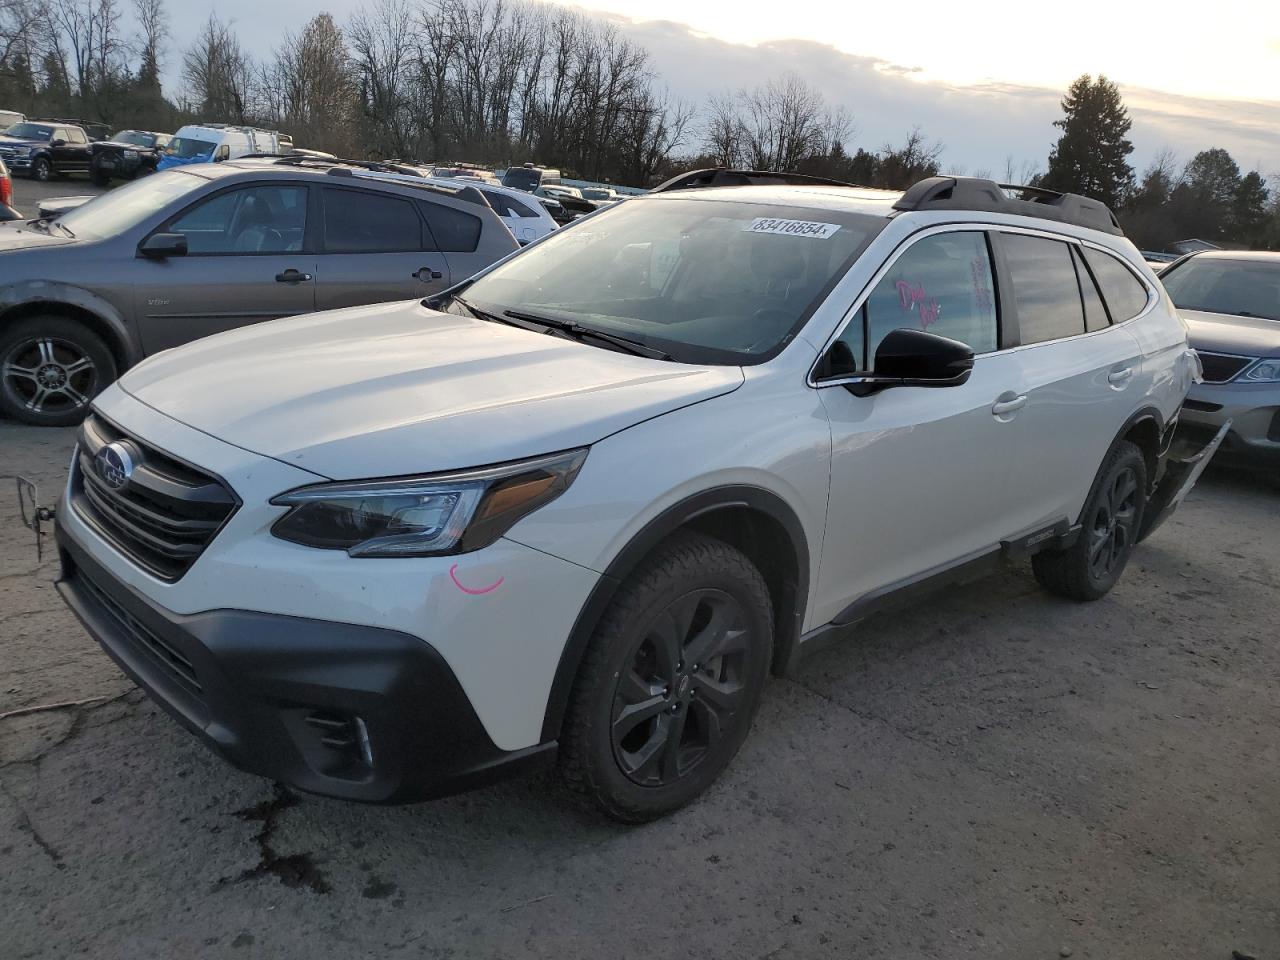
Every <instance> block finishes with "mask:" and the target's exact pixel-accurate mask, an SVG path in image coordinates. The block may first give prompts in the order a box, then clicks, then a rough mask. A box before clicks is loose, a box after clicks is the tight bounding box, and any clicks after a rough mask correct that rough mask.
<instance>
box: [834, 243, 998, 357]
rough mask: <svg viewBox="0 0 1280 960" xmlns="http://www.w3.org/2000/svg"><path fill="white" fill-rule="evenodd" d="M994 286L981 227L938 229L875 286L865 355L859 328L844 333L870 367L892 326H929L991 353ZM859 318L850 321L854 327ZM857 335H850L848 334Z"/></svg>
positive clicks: (995, 339) (866, 319)
mask: <svg viewBox="0 0 1280 960" xmlns="http://www.w3.org/2000/svg"><path fill="white" fill-rule="evenodd" d="M994 290H995V284H994V282H993V280H992V273H991V255H990V252H989V251H988V248H987V237H986V234H985V233H982V232H981V231H957V232H951V233H938V234H934V235H933V236H930V237H925V238H924V239H923V240H919V241H917V242H916V243H914V244H912V245H911V247H909V248H908V249H907V250H906V252H905V253H903V254H902V256H900V257H898V259H897V260H895V261H894V262H893V265H892V266H891V267H890V268H889V272H888V273H886V274H885V275H884V277H883V278H882V279H881V280H880V282H879V283H877V284H876V287H875V289H874V290H872V291H871V295H870V296H869V297H868V298H867V302H866V305H865V306H864V307H863V318H862V319H863V323H864V324H865V329H866V347H865V359H864V358H863V350H862V345H861V344H860V343H857V342H856V339H858V338H857V337H856V333H857V331H851V330H849V329H846V333H845V335H844V336H842V337H841V339H842V340H845V342H846V343H848V346H849V348H850V351H851V352H852V354H853V357H854V359H855V360H862V361H863V363H864V364H866V365H865V366H863V369H869V368H870V365H871V364H872V363H873V362H874V359H875V355H876V347H878V346H879V345H880V341H881V340H883V339H884V338H885V335H886V334H887V333H889V332H890V331H892V330H898V329H902V328H907V329H911V330H927V331H928V332H929V333H936V334H939V335H940V336H944V337H950V338H951V339H953V340H959V341H960V342H962V343H965V344H968V345H969V347H970V348H972V350H973V352H974V353H990V352H991V351H993V350H995V349H996V344H997V343H998V341H999V328H998V323H997V320H996V299H995V294H994ZM857 325H858V321H857V320H855V321H854V322H853V323H851V324H850V325H849V326H850V327H856V326H857ZM851 335H852V336H853V337H854V339H852V340H851V339H847V338H848V337H850V336H851Z"/></svg>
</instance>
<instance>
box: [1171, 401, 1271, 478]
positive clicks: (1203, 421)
mask: <svg viewBox="0 0 1280 960" xmlns="http://www.w3.org/2000/svg"><path fill="white" fill-rule="evenodd" d="M1228 420H1230V421H1231V422H1232V423H1231V430H1230V431H1229V432H1228V434H1227V437H1226V439H1225V440H1224V441H1223V443H1222V449H1221V451H1220V452H1219V454H1218V459H1219V460H1220V461H1222V462H1232V463H1237V464H1240V465H1243V466H1254V467H1273V468H1274V467H1280V384H1275V383H1245V382H1231V383H1200V384H1196V385H1195V386H1193V387H1192V388H1191V392H1190V393H1189V394H1188V396H1187V401H1186V403H1185V405H1184V406H1183V408H1182V423H1183V424H1184V425H1185V426H1186V428H1187V429H1188V430H1189V431H1190V432H1191V433H1193V434H1194V435H1196V436H1199V437H1204V438H1208V437H1209V436H1212V434H1213V433H1214V432H1215V431H1216V430H1217V429H1218V428H1219V427H1220V426H1222V424H1224V423H1226V422H1227V421H1228Z"/></svg>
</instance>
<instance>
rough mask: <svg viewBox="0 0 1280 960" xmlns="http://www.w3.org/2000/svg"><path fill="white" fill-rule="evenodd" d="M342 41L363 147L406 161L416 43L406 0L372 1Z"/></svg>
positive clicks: (410, 147)
mask: <svg viewBox="0 0 1280 960" xmlns="http://www.w3.org/2000/svg"><path fill="white" fill-rule="evenodd" d="M347 37H348V40H349V42H350V45H351V61H352V70H353V71H354V73H355V76H356V83H357V84H358V86H359V93H360V109H361V113H362V115H363V119H362V127H363V129H364V132H365V139H366V142H367V143H369V145H370V147H371V149H372V151H373V153H374V154H375V155H377V156H382V157H408V156H411V155H412V154H413V153H414V152H415V139H416V138H415V136H414V126H415V124H414V111H413V100H414V92H413V86H414V78H415V73H414V59H413V57H414V49H415V46H416V45H417V43H418V42H419V38H418V35H417V25H416V21H415V19H414V15H413V9H412V7H410V5H409V3H408V0H378V2H377V3H375V4H374V5H373V7H372V8H371V9H362V10H360V11H359V12H358V13H357V14H356V15H355V17H353V18H352V21H351V24H350V25H349V26H348V27H347Z"/></svg>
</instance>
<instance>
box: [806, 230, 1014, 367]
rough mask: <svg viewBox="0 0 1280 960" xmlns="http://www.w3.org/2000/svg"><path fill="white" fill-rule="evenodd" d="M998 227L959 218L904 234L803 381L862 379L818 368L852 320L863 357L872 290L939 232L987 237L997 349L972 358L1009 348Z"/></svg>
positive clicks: (1008, 315) (1005, 281) (1007, 294)
mask: <svg viewBox="0 0 1280 960" xmlns="http://www.w3.org/2000/svg"><path fill="white" fill-rule="evenodd" d="M997 229H999V228H998V227H996V226H995V225H993V224H990V223H981V222H978V221H958V222H957V221H952V222H949V223H932V224H927V225H922V226H921V227H920V228H919V229H918V230H916V231H915V232H913V233H910V234H908V235H907V236H906V237H903V238H902V240H901V241H900V242H899V243H898V245H897V246H896V247H894V248H893V250H891V251H890V252H889V255H888V256H887V257H886V258H885V260H884V262H883V263H882V264H880V266H879V267H877V268H876V271H875V273H873V274H872V275H871V278H870V279H869V280H868V281H867V283H866V284H865V285H864V286H863V288H862V289H861V290H859V291H858V295H857V296H856V297H854V298H853V303H852V305H851V306H850V307H849V309H848V310H846V311H845V313H844V315H843V316H842V317H841V319H840V322H839V323H838V324H836V329H835V332H834V333H833V334H831V336H830V337H828V338H827V340H826V343H825V344H824V345H823V347H822V349H821V351H819V353H818V357H817V359H816V360H814V362H813V364H812V366H810V368H809V373H808V376H807V377H806V378H805V383H806V384H807V385H808V386H810V387H812V388H814V389H823V388H826V387H835V386H841V385H844V384H848V383H858V382H860V381H861V380H863V379H865V377H866V376H867V374H868V373H869V372H870V371H867V370H860V371H856V372H854V373H843V374H839V375H837V376H829V377H824V376H822V375H821V373H820V372H819V371H820V370H821V368H822V366H823V364H824V363H825V362H826V359H827V354H829V353H830V352H831V348H832V347H833V346H834V345H835V342H836V341H837V340H839V339H840V337H841V336H842V335H843V334H844V332H845V330H846V329H848V327H849V324H851V323H853V322H855V320H856V321H857V322H859V323H861V324H863V328H862V340H863V347H862V350H863V357H864V358H865V357H866V351H867V346H868V344H867V340H868V338H867V328H866V311H865V307H866V305H867V301H868V300H869V299H870V298H871V293H872V292H873V291H874V290H875V289H876V287H877V286H879V284H880V281H881V280H883V279H884V278H885V276H886V275H887V274H888V273H889V270H890V269H891V268H892V267H893V265H894V264H895V263H897V262H898V259H899V258H900V257H901V256H902V255H903V254H905V253H906V252H907V251H908V250H909V249H911V248H912V247H914V246H915V245H916V244H917V243H919V242H920V241H921V240H925V239H927V238H928V237H932V236H937V235H938V234H941V233H981V234H984V239H985V240H986V243H987V256H988V257H989V258H990V261H991V282H992V285H993V287H994V289H993V290H992V293H993V294H994V296H995V307H996V349H995V350H990V351H987V352H985V353H978V354H974V357H975V358H981V357H987V356H991V355H993V354H996V353H1000V352H1002V351H1003V350H1005V349H1008V348H1007V347H1006V345H1005V340H1006V339H1007V336H1008V334H1007V329H1008V327H1007V325H1008V324H1009V323H1011V322H1013V323H1015V324H1016V317H1015V316H1013V315H1011V313H1010V312H1009V306H1010V300H1011V294H1010V292H1009V290H1010V287H1009V284H1008V274H1007V272H1006V268H1005V264H1004V262H1003V257H1002V256H1001V254H1000V250H999V244H998V243H995V242H993V238H992V236H991V234H992V233H993V232H994V231H995V230H997ZM874 240H875V238H874V237H873V238H872V242H874ZM866 252H867V246H864V247H863V248H862V249H861V250H860V251H859V252H858V253H857V254H856V255H855V257H854V258H853V260H851V261H850V262H849V263H846V264H845V267H844V270H843V271H842V272H841V273H840V274H838V276H837V277H836V281H835V283H833V284H831V285H830V286H829V288H828V289H827V290H826V291H825V295H824V297H823V298H822V299H821V300H820V301H819V302H818V304H817V306H816V307H815V308H814V310H813V311H811V312H810V314H809V316H808V317H806V318H805V324H806V325H807V324H808V321H809V320H810V319H812V317H813V314H815V313H817V311H818V309H820V308H821V306H822V304H824V303H825V302H826V300H827V298H829V297H830V296H831V294H832V292H834V289H835V284H836V283H838V282H839V281H840V280H842V279H844V276H845V275H846V274H847V273H848V272H849V271H850V270H851V269H853V267H854V265H855V264H856V262H857V261H858V260H859V259H861V257H862V256H863V255H864V254H865V253H866ZM803 329H804V327H803V326H802V327H801V328H800V330H799V331H797V335H798V334H799V333H800V332H802V331H803ZM1013 329H1014V330H1015V331H1016V329H1017V328H1016V326H1015V327H1014V328H1013ZM793 339H794V338H793ZM864 362H866V360H865V359H864Z"/></svg>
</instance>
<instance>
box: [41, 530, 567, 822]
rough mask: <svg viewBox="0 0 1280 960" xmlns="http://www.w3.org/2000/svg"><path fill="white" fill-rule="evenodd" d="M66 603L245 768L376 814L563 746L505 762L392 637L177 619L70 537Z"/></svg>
mask: <svg viewBox="0 0 1280 960" xmlns="http://www.w3.org/2000/svg"><path fill="white" fill-rule="evenodd" d="M57 542H58V550H59V555H60V557H61V561H62V574H61V576H60V578H59V580H58V585H57V586H58V592H59V593H60V594H61V595H62V597H63V599H64V600H65V601H66V603H67V605H68V606H70V608H71V609H72V611H73V612H74V613H75V614H76V616H77V617H78V618H79V619H80V622H81V623H82V624H84V627H85V629H86V630H88V631H89V633H90V634H91V635H92V636H93V637H94V638H95V639H96V640H97V641H98V642H99V643H100V644H101V645H102V646H103V648H104V649H105V650H106V651H107V653H108V654H110V655H111V657H112V659H114V660H115V661H116V663H117V664H119V665H120V667H121V668H122V669H123V670H124V671H125V673H127V674H128V675H129V676H130V677H131V678H132V679H133V680H134V682H136V683H137V684H138V685H139V686H141V687H142V688H143V689H144V690H146V692H147V693H148V694H149V695H150V696H151V698H152V699H153V700H155V701H156V702H157V703H158V704H160V705H161V706H162V707H164V709H165V710H167V711H168V712H169V713H170V714H172V715H173V716H174V718H175V719H177V720H178V721H179V722H180V723H181V724H182V725H183V726H185V727H186V728H187V729H188V730H190V731H191V732H192V733H194V734H195V735H196V736H197V737H199V738H200V739H201V740H202V741H204V743H205V744H206V745H208V746H209V747H210V748H212V749H213V750H214V751H215V752H217V753H218V754H220V755H221V756H222V757H224V758H225V759H226V760H228V761H230V762H231V763H232V764H234V765H235V766H237V767H239V768H241V769H243V770H247V771H249V772H251V773H256V774H259V775H261V776H264V777H270V778H271V779H274V780H280V781H283V782H285V783H288V784H290V785H292V786H295V787H297V788H299V789H301V790H305V791H309V792H312V793H319V794H325V795H328V796H333V797H341V798H344V799H349V800H359V801H366V802H373V803H398V802H407V801H412V800H421V799H427V798H430V797H437V796H442V795H446V794H449V793H456V792H458V791H460V790H466V789H470V788H472V787H476V786H480V785H482V784H485V783H488V782H491V781H493V780H496V779H500V778H502V777H505V776H509V775H515V774H517V773H520V772H522V771H523V770H525V769H527V768H528V767H531V766H534V765H537V764H538V763H540V762H542V761H544V760H546V759H549V758H550V756H551V755H552V753H553V751H554V748H555V744H554V742H552V743H541V744H535V745H533V746H530V747H526V748H523V749H518V750H502V749H499V748H498V747H497V746H496V745H495V744H494V742H493V740H492V739H491V738H490V737H489V735H488V733H487V732H486V731H485V728H484V725H483V724H482V723H481V722H480V719H479V718H478V716H477V715H476V711H475V709H474V708H473V706H472V704H471V702H470V700H469V699H468V697H467V695H466V693H465V692H464V691H463V689H462V686H461V685H460V684H459V682H458V679H457V677H456V676H455V674H454V672H453V671H452V670H451V669H450V667H449V665H448V663H446V662H445V660H444V658H443V657H442V656H441V655H440V653H439V652H438V651H437V650H436V649H435V648H434V647H432V646H431V645H430V644H427V643H425V642H424V641H422V640H421V639H419V638H417V637H413V636H409V635H407V634H405V633H401V632H398V631H395V630H388V629H383V628H378V627H369V626H356V625H351V624H345V623H335V622H330V621H325V620H313V619H306V618H302V617H295V616H280V615H275V614H266V613H255V612H251V611H245V610H228V609H220V610H212V611H208V612H204V613H197V614H191V615H180V614H174V613H171V612H169V611H167V610H164V609H163V608H161V607H159V606H157V605H156V604H154V603H152V602H150V601H149V600H147V599H146V598H144V597H143V596H142V595H141V594H139V593H138V592H137V591H135V590H133V589H132V588H130V587H128V586H127V585H125V584H124V583H123V582H121V581H120V580H119V579H117V578H116V577H114V576H113V575H112V574H111V573H110V572H109V571H108V569H107V568H106V566H104V565H103V564H101V563H99V562H97V561H96V560H94V559H93V557H91V556H90V555H89V553H88V551H86V550H85V549H84V548H82V547H81V546H80V545H79V544H77V543H76V542H75V540H73V539H72V538H71V537H70V536H68V535H67V533H66V531H65V530H64V529H62V527H59V528H58V531H57Z"/></svg>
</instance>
